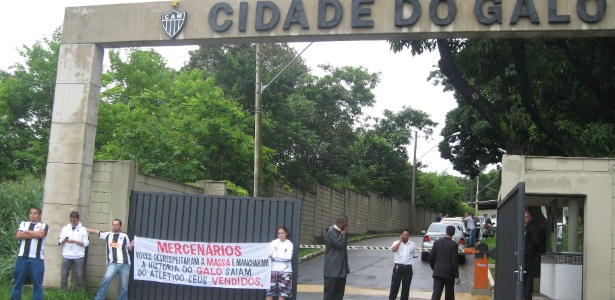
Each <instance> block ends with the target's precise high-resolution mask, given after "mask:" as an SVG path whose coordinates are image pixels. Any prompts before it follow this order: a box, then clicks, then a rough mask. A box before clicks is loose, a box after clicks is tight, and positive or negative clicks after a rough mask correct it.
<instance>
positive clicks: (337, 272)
mask: <svg viewBox="0 0 615 300" xmlns="http://www.w3.org/2000/svg"><path fill="white" fill-rule="evenodd" d="M347 233H348V217H347V216H345V215H340V216H339V217H337V220H336V221H335V225H333V226H331V227H329V229H327V232H326V234H325V267H324V275H325V281H324V285H325V287H324V288H325V293H324V295H323V300H342V299H344V292H345V290H346V276H347V275H348V273H350V267H349V266H348V250H347V248H346V246H347V244H348V235H347Z"/></svg>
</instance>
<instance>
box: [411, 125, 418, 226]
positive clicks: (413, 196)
mask: <svg viewBox="0 0 615 300" xmlns="http://www.w3.org/2000/svg"><path fill="white" fill-rule="evenodd" d="M417 142H418V136H417V132H416V131H415V132H414V159H413V160H412V194H411V195H410V230H414V228H413V225H414V224H415V222H414V221H415V218H416V146H417V145H416V144H417Z"/></svg>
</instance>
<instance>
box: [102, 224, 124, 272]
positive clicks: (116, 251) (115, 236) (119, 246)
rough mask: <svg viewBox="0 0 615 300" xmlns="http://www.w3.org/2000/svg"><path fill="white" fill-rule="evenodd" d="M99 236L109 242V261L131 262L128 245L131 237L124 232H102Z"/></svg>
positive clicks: (117, 262) (118, 262)
mask: <svg viewBox="0 0 615 300" xmlns="http://www.w3.org/2000/svg"><path fill="white" fill-rule="evenodd" d="M98 237H99V238H100V239H102V240H105V241H106V243H107V261H108V262H110V263H116V264H130V255H128V247H129V246H130V238H128V235H126V234H125V233H123V232H119V233H114V232H102V231H101V232H100V233H99V234H98Z"/></svg>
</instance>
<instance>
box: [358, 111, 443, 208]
mask: <svg viewBox="0 0 615 300" xmlns="http://www.w3.org/2000/svg"><path fill="white" fill-rule="evenodd" d="M383 114H384V117H383V118H381V119H377V120H376V122H377V123H376V124H375V125H374V127H373V129H364V130H359V136H360V137H359V140H358V141H357V142H356V143H355V144H353V146H351V148H350V151H351V161H352V165H351V168H350V170H349V179H350V183H349V184H351V186H353V188H355V189H357V190H359V191H372V192H374V193H378V194H381V195H385V196H388V197H395V198H398V199H409V198H410V194H411V190H410V189H409V188H408V183H409V182H411V180H412V165H410V164H409V163H408V160H409V158H408V155H407V151H406V147H407V146H410V145H411V144H412V136H413V131H414V130H421V131H422V132H423V134H425V136H429V135H430V134H431V133H432V131H433V127H435V126H436V125H437V123H435V122H433V121H432V120H430V119H429V115H427V114H426V113H424V112H422V111H419V110H414V109H412V108H410V107H404V108H403V109H402V110H401V111H399V112H397V113H394V112H392V111H389V110H385V111H384V113H383Z"/></svg>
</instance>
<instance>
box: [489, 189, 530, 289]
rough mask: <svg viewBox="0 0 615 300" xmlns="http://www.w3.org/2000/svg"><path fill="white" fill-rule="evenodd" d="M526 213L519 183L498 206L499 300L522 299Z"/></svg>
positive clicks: (497, 283)
mask: <svg viewBox="0 0 615 300" xmlns="http://www.w3.org/2000/svg"><path fill="white" fill-rule="evenodd" d="M524 211H525V182H519V183H518V184H517V186H515V188H513V189H512V191H510V192H509V193H508V195H506V197H505V198H504V200H503V201H502V202H500V203H499V204H498V233H497V237H496V248H495V253H496V268H495V299H496V300H508V299H511V300H521V299H523V276H522V272H523V250H524V248H523V225H524V222H523V216H524Z"/></svg>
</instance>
